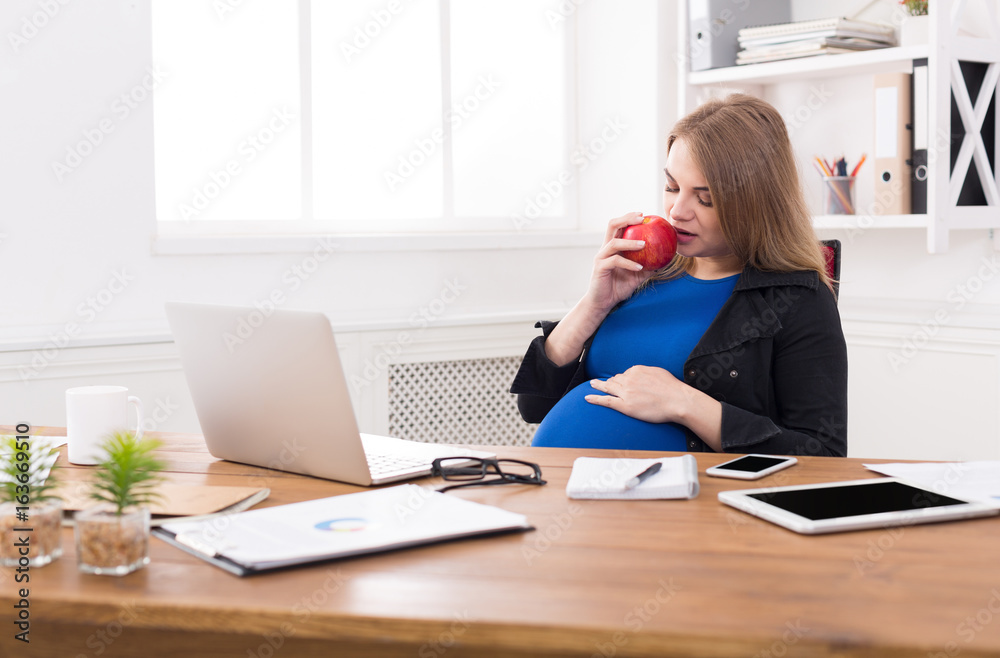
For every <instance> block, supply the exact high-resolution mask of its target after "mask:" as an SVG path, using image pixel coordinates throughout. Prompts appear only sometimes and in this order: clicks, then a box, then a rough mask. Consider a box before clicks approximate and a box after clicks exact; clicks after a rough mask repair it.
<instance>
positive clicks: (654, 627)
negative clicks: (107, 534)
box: [0, 435, 1000, 658]
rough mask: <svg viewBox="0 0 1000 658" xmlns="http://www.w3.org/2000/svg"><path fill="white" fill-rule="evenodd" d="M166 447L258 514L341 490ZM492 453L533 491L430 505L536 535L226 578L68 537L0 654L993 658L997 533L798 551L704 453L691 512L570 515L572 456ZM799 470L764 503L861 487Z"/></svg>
mask: <svg viewBox="0 0 1000 658" xmlns="http://www.w3.org/2000/svg"><path fill="white" fill-rule="evenodd" d="M163 436H164V439H165V440H166V442H167V445H166V448H165V449H164V450H163V456H164V457H165V458H166V459H167V460H168V462H169V464H170V479H171V480H172V481H176V482H189V483H201V484H247V483H252V484H258V485H260V484H265V485H267V486H269V487H270V488H271V489H272V492H273V493H272V496H271V498H270V499H269V500H268V501H267V502H266V504H267V505H277V504H282V503H290V502H295V501H301V500H307V499H311V498H318V497H322V496H330V495H335V494H340V493H346V492H350V491H355V490H357V488H356V487H352V486H348V485H343V484H338V483H334V482H328V481H324V480H317V479H310V478H304V477H298V476H293V475H289V474H285V473H277V472H269V471H265V470H263V469H257V468H251V467H245V466H240V465H237V464H231V463H226V462H220V461H216V460H214V459H213V458H212V457H211V456H209V455H208V454H207V453H206V452H205V449H204V445H203V443H202V441H201V439H200V437H197V436H190V435H163ZM500 452H501V453H502V456H507V457H517V458H525V459H530V460H533V461H537V462H539V463H541V464H542V467H543V471H544V476H545V478H546V479H547V480H548V481H549V484H548V485H547V486H545V487H540V488H539V487H526V486H503V487H487V488H482V489H466V490H460V491H455V492H451V493H449V494H448V495H456V496H462V497H465V498H468V499H471V500H476V501H479V502H483V503H488V504H493V505H497V506H500V507H503V508H505V509H509V510H513V511H517V512H520V513H524V514H526V515H527V516H528V517H529V519H530V520H531V521H532V522H533V523H534V524H535V526H536V527H537V530H536V531H535V532H529V533H523V534H515V535H506V536H500V537H492V538H484V539H474V540H467V541H460V542H454V543H450V544H443V545H437V546H428V547H423V548H417V549H412V550H406V551H400V552H396V553H391V554H384V555H378V556H369V557H364V558H358V559H351V560H347V561H342V562H329V563H325V564H320V565H316V566H312V567H305V568H297V569H294V570H289V571H284V572H280V573H272V574H267V575H261V576H253V577H249V578H243V579H241V578H237V577H235V576H231V575H229V574H228V573H225V572H223V571H221V570H219V569H216V568H214V567H212V566H210V565H208V564H206V563H204V562H201V561H199V560H197V559H195V558H193V557H191V556H189V555H187V554H185V553H183V552H182V551H180V550H177V549H175V548H173V547H171V546H169V545H167V544H165V543H163V542H161V541H159V540H157V539H153V540H152V546H151V554H152V563H151V564H150V565H149V566H148V567H147V568H145V569H142V570H140V571H139V572H136V573H134V574H131V575H129V576H126V577H124V578H113V577H102V576H91V575H85V574H81V573H79V572H78V571H77V569H76V556H75V550H74V545H73V540H72V533H71V532H70V531H69V530H68V529H67V530H66V531H65V536H64V538H63V547H64V555H63V557H62V558H61V559H60V560H57V561H56V562H54V563H53V564H51V565H49V566H46V567H44V568H41V569H35V570H33V571H31V582H30V606H31V607H30V610H31V632H30V638H31V643H30V645H24V644H23V643H20V642H16V641H14V640H13V635H14V633H15V630H13V629H14V627H13V624H12V623H10V621H12V620H13V614H12V611H13V608H12V606H13V604H14V602H15V601H16V599H15V598H14V592H15V591H16V590H15V583H14V582H13V571H12V570H11V569H0V582H2V586H0V610H3V612H2V613H0V621H2V622H3V623H0V629H2V636H0V656H10V657H14V656H51V657H58V658H67V657H69V658H73V657H77V656H128V657H132V656H143V657H147V656H148V657H155V656H184V657H186V658H195V657H198V656H241V657H246V656H261V657H267V656H350V657H354V656H383V657H388V656H409V657H412V656H418V657H419V658H426V657H433V658H439V657H441V656H448V658H458V657H460V656H474V657H477V658H484V657H485V658H490V657H500V656H515V655H516V656H549V657H554V656H587V657H590V656H612V655H613V656H687V657H690V656H723V655H738V656H748V657H750V656H784V655H788V656H880V657H881V656H921V657H923V656H928V655H930V656H936V657H940V656H955V655H961V656H963V657H965V656H997V655H1000V518H992V519H981V520H974V521H966V522H960V523H949V524H941V525H933V526H918V527H910V528H904V529H894V530H872V531H864V532H853V533H846V534H839V535H830V536H824V537H806V536H800V535H796V534H794V533H792V532H789V531H787V530H784V529H782V528H779V527H777V526H774V525H772V524H770V523H767V522H764V521H761V520H758V519H755V518H753V517H750V516H748V515H745V514H743V513H741V512H737V511H735V510H732V509H730V508H728V507H725V506H723V505H721V504H720V503H719V502H718V501H717V499H716V494H717V493H718V492H719V491H721V490H724V489H734V488H742V487H745V486H746V485H745V483H742V482H740V481H736V480H721V479H716V478H709V477H705V476H704V469H705V467H706V466H708V465H711V464H715V463H718V462H720V461H723V460H724V457H723V456H721V455H712V454H706V455H698V461H699V465H700V471H701V474H702V477H701V486H702V490H701V494H700V496H699V497H698V498H697V499H696V500H693V501H634V502H633V501H629V502H626V501H571V500H568V499H567V498H566V496H565V485H566V480H567V477H568V475H569V470H570V465H571V463H572V460H573V458H574V457H575V456H577V455H578V454H580V452H578V451H572V450H559V449H530V448H520V449H501V451H500ZM590 454H594V453H593V452H591V453H590ZM608 454H609V455H610V454H611V453H608ZM636 456H639V455H636ZM641 456H648V453H643V454H642V455H641ZM801 461H802V463H801V464H800V465H798V466H796V467H794V468H792V469H789V470H786V471H783V472H782V473H780V474H776V475H773V476H770V477H769V478H767V479H765V480H761V481H760V485H761V486H767V485H779V484H793V483H800V482H819V481H830V480H840V479H852V478H862V477H869V476H870V474H868V473H867V471H865V470H864V469H863V468H862V466H861V462H860V460H852V459H846V460H844V459H833V458H804V459H802V460H801ZM70 468H77V467H70Z"/></svg>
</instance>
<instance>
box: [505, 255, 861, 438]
mask: <svg viewBox="0 0 1000 658" xmlns="http://www.w3.org/2000/svg"><path fill="white" fill-rule="evenodd" d="M555 325H556V323H554V322H540V323H538V324H537V325H535V326H537V327H540V328H541V329H542V335H541V336H538V337H537V338H535V339H534V340H533V341H532V342H531V345H530V346H529V347H528V351H527V353H526V354H525V356H524V360H523V361H522V362H521V367H520V368H519V370H518V371H517V374H516V375H515V376H514V382H513V384H512V385H511V389H510V392H511V393H515V394H517V406H518V409H519V410H520V412H521V417H522V418H524V420H525V421H527V422H529V423H537V422H541V420H542V419H543V418H544V417H545V415H546V414H547V413H548V412H549V410H550V409H551V408H552V407H553V406H555V404H556V402H558V401H559V399H560V398H561V397H562V396H563V395H565V394H566V393H567V392H569V391H570V390H571V389H572V388H574V387H575V386H577V385H578V384H580V383H582V382H585V381H587V380H588V379H590V376H589V375H588V374H587V372H586V368H585V367H584V357H585V356H586V354H587V350H588V349H589V347H590V342H591V341H592V340H593V336H591V338H590V339H589V340H588V341H587V343H586V345H585V346H584V350H583V354H581V356H580V360H579V361H578V362H574V363H570V364H567V365H565V366H562V367H557V366H556V365H555V364H553V363H552V362H551V361H550V360H549V359H548V357H547V356H546V355H545V338H546V337H547V336H548V335H549V333H551V331H552V329H553V328H554V327H555ZM684 381H685V382H686V383H687V384H689V385H690V386H694V387H695V388H697V389H699V390H701V391H704V392H705V393H707V394H708V395H710V396H712V397H713V398H715V399H716V400H719V401H720V402H721V403H722V447H723V450H725V451H726V452H740V453H746V452H761V453H769V454H779V455H827V456H837V457H844V456H846V455H847V346H846V344H845V342H844V332H843V329H842V328H841V325H840V314H839V313H838V312H837V302H836V300H835V299H834V296H833V294H832V293H831V292H830V290H829V289H828V288H827V287H826V286H825V285H823V284H822V283H820V280H819V275H817V274H816V273H815V272H788V273H779V272H762V271H760V270H757V269H754V268H750V267H748V268H746V269H744V270H743V273H742V274H741V275H740V278H739V279H738V280H737V281H736V286H735V288H734V290H733V294H732V295H731V296H730V297H729V299H727V300H726V302H725V304H723V306H722V309H721V310H720V311H719V314H718V315H717V316H716V318H715V320H713V321H712V324H711V325H710V326H709V327H708V329H707V330H706V331H705V334H704V335H703V336H702V337H701V340H700V341H699V342H698V344H697V345H696V346H695V348H694V350H693V351H692V352H691V354H690V355H689V356H688V358H687V361H686V362H685V364H684ZM686 433H687V437H688V449H689V450H690V451H692V452H706V451H709V450H710V448H709V447H708V445H706V444H705V443H704V442H703V441H701V439H699V438H698V437H697V436H696V435H695V434H694V433H693V432H691V431H690V430H686Z"/></svg>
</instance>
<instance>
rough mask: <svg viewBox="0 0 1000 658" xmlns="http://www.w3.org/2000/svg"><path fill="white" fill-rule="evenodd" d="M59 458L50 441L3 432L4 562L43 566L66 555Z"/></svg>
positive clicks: (0, 518)
mask: <svg viewBox="0 0 1000 658" xmlns="http://www.w3.org/2000/svg"><path fill="white" fill-rule="evenodd" d="M58 457H59V449H58V448H56V447H53V446H52V444H51V443H49V442H48V440H47V439H43V438H41V437H25V436H0V501H2V502H0V565H2V566H5V567H16V566H21V567H24V566H30V567H40V566H43V565H46V564H48V563H49V562H51V561H52V560H54V559H56V558H57V557H59V556H60V555H62V512H63V504H62V500H61V499H60V498H59V497H58V496H56V495H55V488H56V484H57V483H56V478H55V476H54V471H55V470H56V459H57V458H58Z"/></svg>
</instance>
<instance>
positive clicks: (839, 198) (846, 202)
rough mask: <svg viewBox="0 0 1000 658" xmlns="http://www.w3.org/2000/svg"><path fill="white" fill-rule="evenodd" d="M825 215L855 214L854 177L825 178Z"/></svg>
mask: <svg viewBox="0 0 1000 658" xmlns="http://www.w3.org/2000/svg"><path fill="white" fill-rule="evenodd" d="M823 214H824V215H853V214H854V176H824V177H823Z"/></svg>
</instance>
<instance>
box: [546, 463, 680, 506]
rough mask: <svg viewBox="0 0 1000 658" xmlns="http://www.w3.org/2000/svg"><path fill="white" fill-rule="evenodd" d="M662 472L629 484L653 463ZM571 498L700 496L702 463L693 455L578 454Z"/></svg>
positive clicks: (568, 485) (568, 492)
mask: <svg viewBox="0 0 1000 658" xmlns="http://www.w3.org/2000/svg"><path fill="white" fill-rule="evenodd" d="M657 462H659V463H660V464H662V466H661V468H660V470H659V471H657V472H656V473H655V474H654V475H652V476H650V477H649V478H647V479H645V480H643V481H642V482H640V483H639V484H638V485H636V486H634V487H632V488H628V487H627V486H626V485H627V483H628V482H629V481H630V480H631V479H632V478H634V477H635V476H637V475H638V474H639V473H642V472H643V471H645V470H646V469H647V468H649V467H650V466H652V465H653V464H655V463H657ZM566 495H567V496H569V497H570V498H592V499H626V500H628V499H633V500H650V499H657V498H694V497H695V496H697V495H698V462H697V461H695V458H694V457H692V456H691V455H683V456H682V457H664V458H660V459H615V458H610V459H609V458H599V457H578V458H577V459H576V460H575V461H574V462H573V471H572V473H570V475H569V482H567V483H566Z"/></svg>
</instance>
